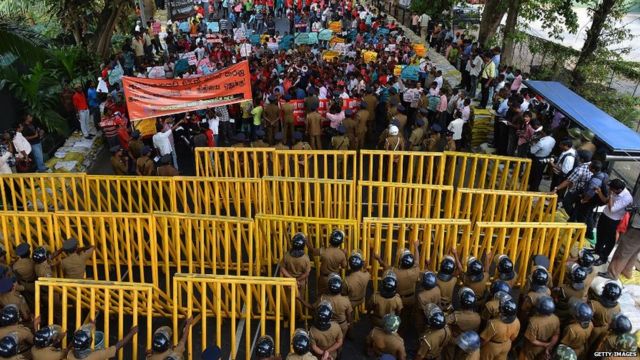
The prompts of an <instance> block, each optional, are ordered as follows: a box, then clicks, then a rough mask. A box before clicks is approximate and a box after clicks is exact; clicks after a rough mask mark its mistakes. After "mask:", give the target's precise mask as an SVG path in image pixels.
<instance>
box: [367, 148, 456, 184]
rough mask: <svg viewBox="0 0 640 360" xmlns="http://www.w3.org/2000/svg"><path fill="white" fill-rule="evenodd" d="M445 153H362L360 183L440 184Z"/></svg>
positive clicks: (377, 151)
mask: <svg viewBox="0 0 640 360" xmlns="http://www.w3.org/2000/svg"><path fill="white" fill-rule="evenodd" d="M442 158H443V155H442V153H430V152H422V151H393V152H389V151H384V150H360V161H359V174H360V175H359V178H358V179H359V180H360V181H363V180H364V181H386V182H399V183H408V184H432V185H441V184H443V183H444V182H443V181H444V168H443V167H442V166H441V164H442V163H443V160H442Z"/></svg>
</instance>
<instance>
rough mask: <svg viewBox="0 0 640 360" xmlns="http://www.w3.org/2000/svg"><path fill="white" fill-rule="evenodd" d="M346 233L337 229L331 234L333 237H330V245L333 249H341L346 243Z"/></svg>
mask: <svg viewBox="0 0 640 360" xmlns="http://www.w3.org/2000/svg"><path fill="white" fill-rule="evenodd" d="M344 238H345V235H344V231H342V230H338V229H335V230H333V231H332V232H331V236H330V237H329V244H331V246H333V247H339V246H340V245H342V243H343V242H344Z"/></svg>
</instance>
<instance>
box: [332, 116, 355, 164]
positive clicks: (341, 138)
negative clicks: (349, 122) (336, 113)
mask: <svg viewBox="0 0 640 360" xmlns="http://www.w3.org/2000/svg"><path fill="white" fill-rule="evenodd" d="M337 130H338V133H337V134H336V135H335V136H333V137H332V138H331V148H332V149H333V150H349V149H350V142H349V138H348V137H347V136H345V133H346V132H347V129H346V128H345V126H344V125H340V126H338V129H337ZM338 168H340V166H338Z"/></svg>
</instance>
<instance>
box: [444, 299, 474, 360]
mask: <svg viewBox="0 0 640 360" xmlns="http://www.w3.org/2000/svg"><path fill="white" fill-rule="evenodd" d="M481 321H482V320H481V319H480V314H478V313H477V312H475V311H471V310H461V311H454V312H453V313H451V314H449V315H447V325H448V326H449V329H451V336H452V337H453V338H454V339H455V338H457V337H458V336H460V335H461V334H462V333H463V332H465V331H471V330H473V331H476V332H477V331H478V329H479V328H480V322H481ZM455 353H456V344H455V343H453V342H451V343H449V344H448V345H447V346H446V347H445V349H444V357H445V359H456V358H455ZM456 360H457V359H456Z"/></svg>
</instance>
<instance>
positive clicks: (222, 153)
mask: <svg viewBox="0 0 640 360" xmlns="http://www.w3.org/2000/svg"><path fill="white" fill-rule="evenodd" d="M274 151H275V149H273V148H235V147H219V148H197V149H196V153H195V156H196V176H204V177H216V178H218V177H237V178H260V177H262V176H267V175H271V174H273V171H272V170H271V169H272V168H273V161H274V160H273V154H274Z"/></svg>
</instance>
